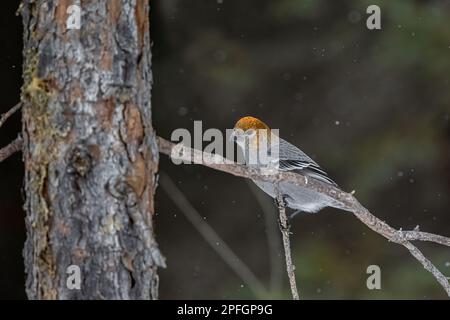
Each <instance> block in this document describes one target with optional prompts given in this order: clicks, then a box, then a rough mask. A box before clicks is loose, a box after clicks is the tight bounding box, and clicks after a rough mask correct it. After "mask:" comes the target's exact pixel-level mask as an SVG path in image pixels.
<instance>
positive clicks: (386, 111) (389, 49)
mask: <svg viewBox="0 0 450 320" xmlns="http://www.w3.org/2000/svg"><path fill="white" fill-rule="evenodd" d="M18 4H19V1H2V4H1V6H2V10H1V13H0V14H1V19H0V26H1V28H0V41H1V43H2V46H3V49H2V54H1V59H0V67H1V69H0V76H1V91H0V92H1V96H2V101H1V103H0V108H1V109H0V113H3V112H6V111H7V110H8V109H9V108H10V107H11V106H13V105H14V104H15V103H17V102H18V99H19V92H20V86H21V46H22V40H21V39H22V26H21V19H20V17H16V16H15V11H16V10H17V8H18ZM151 4H152V13H151V35H152V40H153V75H154V87H153V114H154V119H153V120H154V127H155V128H156V131H157V133H158V135H160V136H162V137H165V138H170V135H171V133H172V131H173V130H174V129H177V128H187V129H188V130H190V131H193V121H194V120H202V121H203V127H204V128H219V129H221V130H225V129H226V128H232V126H233V124H234V122H235V121H236V120H237V119H239V118H240V117H242V116H244V115H253V116H257V117H259V118H261V119H263V120H265V122H267V123H268V124H269V125H270V126H271V127H273V128H280V134H281V136H282V137H283V138H285V139H286V140H288V141H290V142H292V143H294V144H296V145H297V146H300V147H301V148H302V149H303V150H304V151H305V152H307V153H308V154H309V155H311V156H312V157H313V158H314V159H316V160H317V161H318V162H319V163H320V164H321V165H322V167H324V168H325V169H326V170H327V171H328V172H329V174H330V176H331V177H333V179H334V180H335V181H337V182H338V184H339V185H340V186H342V188H344V189H345V190H347V191H351V190H355V191H356V196H357V198H358V199H359V200H360V201H361V202H362V203H363V204H364V205H365V206H366V207H367V208H369V209H370V210H371V211H372V212H373V213H374V214H376V215H377V216H378V217H379V218H381V219H382V220H385V221H386V222H388V223H390V224H391V225H392V226H394V227H397V228H400V227H402V228H403V229H412V228H414V227H416V226H417V225H419V226H420V229H421V230H424V231H429V232H433V233H439V234H443V235H447V236H449V235H450V215H449V208H450V197H449V193H450V84H449V80H450V1H446V0H434V1H432V0H428V1H425V0H421V1H419V0H415V1H413V0H386V1H375V0H371V1H362V0H345V1H343V0H342V1H332V0H247V1H231V0H191V1H187V0H185V1H182V0H154V1H151ZM370 4H377V5H379V6H380V7H381V14H382V29H381V30H376V31H370V30H368V29H367V28H366V19H367V17H368V14H366V8H367V6H368V5H370ZM20 128H21V126H20V118H19V115H15V116H14V118H12V119H11V120H9V121H8V122H7V124H6V125H5V126H4V127H3V128H1V135H0V145H1V146H4V145H6V144H7V143H8V142H9V141H11V140H12V139H14V138H15V137H16V136H17V134H18V132H19V131H20ZM160 167H161V171H163V172H164V173H165V174H167V176H168V177H170V179H172V181H173V182H174V183H175V185H176V187H177V188H178V189H179V190H180V191H181V192H182V193H183V194H184V196H185V197H186V198H187V199H188V200H189V202H190V203H191V204H192V206H193V207H194V208H195V209H196V210H197V211H198V214H199V215H200V217H201V219H202V221H203V222H204V223H207V224H208V225H209V226H210V227H212V228H213V229H214V230H215V231H216V232H217V233H218V235H220V237H221V238H222V239H223V241H224V243H226V244H227V245H228V246H229V247H230V248H231V249H232V250H233V251H234V253H235V254H236V255H237V256H238V257H239V258H240V259H241V260H242V261H243V262H244V263H245V264H246V265H247V266H248V268H249V269H250V270H251V271H252V272H253V273H254V274H255V275H256V277H257V278H258V279H259V280H260V281H261V282H262V284H263V285H264V286H265V287H266V288H267V290H268V292H267V293H265V294H263V293H262V292H255V291H254V290H252V289H251V288H250V287H249V286H248V285H247V280H248V279H245V278H244V279H243V278H242V277H239V276H237V275H236V273H235V272H234V271H233V270H232V269H231V268H230V267H229V266H228V265H227V262H226V261H224V260H223V259H222V258H221V257H220V256H219V255H218V254H217V253H216V251H215V250H216V249H217V248H215V246H222V247H223V245H224V243H222V242H219V243H210V242H208V241H205V239H204V238H203V237H202V236H201V235H200V234H199V232H198V231H197V229H196V228H194V226H193V225H192V224H191V223H190V222H189V221H188V220H187V219H186V217H185V215H184V213H183V211H180V210H179V208H178V207H177V206H176V205H175V204H174V202H173V201H172V197H173V194H172V197H169V196H168V194H167V192H166V191H165V190H164V189H163V188H162V187H159V188H158V191H157V196H156V197H157V198H156V204H157V217H156V221H155V223H156V227H157V228H156V230H157V239H158V241H159V244H160V246H161V249H162V252H163V254H164V255H165V256H166V258H167V265H168V268H167V269H165V270H161V271H160V278H161V279H160V297H161V298H162V299H183V298H185V299H198V298H209V299H222V298H225V299H228V298H258V297H262V296H263V297H266V298H277V299H278V298H289V297H290V293H289V288H288V286H287V277H286V275H285V273H284V258H283V255H282V251H281V250H282V249H281V247H279V238H278V236H279V235H278V234H277V233H276V237H275V238H274V235H273V231H274V230H275V231H276V229H274V228H277V225H276V223H277V222H276V214H277V213H276V210H275V208H274V206H273V204H272V201H271V200H270V199H269V198H268V197H267V196H265V195H264V194H262V193H261V192H259V191H257V190H254V189H252V188H251V186H250V184H248V183H247V182H246V181H245V180H244V179H240V178H237V177H234V176H231V175H227V174H224V173H221V172H217V171H214V170H211V169H209V168H206V167H201V166H194V165H180V166H176V165H174V164H172V163H171V161H170V160H169V159H168V158H167V157H166V156H163V155H162V156H161V165H160ZM22 176H23V164H22V162H21V156H20V155H15V156H14V157H12V158H10V159H8V160H7V161H5V162H3V163H1V164H0V177H1V182H0V298H10V299H22V298H25V294H24V272H23V261H22V257H21V251H22V246H23V242H24V239H25V228H24V223H23V219H24V213H23V211H22V208H21V203H22V202H23V200H22V196H21V187H22ZM166 179H168V178H166ZM257 192H259V193H257ZM292 231H293V236H292V246H293V255H294V260H295V264H296V274H297V279H298V282H299V287H300V291H301V295H302V296H303V297H304V298H307V299H382V298H389V299H391V298H394V299H403V298H406V299H432V298H437V299H443V298H445V297H446V295H445V292H444V290H443V289H442V288H441V287H440V286H439V285H438V284H437V282H436V281H435V279H434V278H433V277H432V276H431V275H430V274H429V273H428V272H427V271H425V270H424V269H423V268H422V266H421V265H420V264H419V263H418V262H417V261H416V260H415V259H413V258H412V257H411V256H410V255H409V253H408V252H407V251H406V250H405V249H404V248H403V247H400V246H398V245H395V244H392V243H389V242H388V241H386V240H385V239H384V238H382V237H381V236H379V235H377V234H374V233H373V232H372V231H370V230H369V229H368V228H367V227H366V226H365V225H363V224H361V223H360V222H359V221H358V220H357V219H356V218H354V217H353V216H352V215H350V214H345V213H342V212H340V211H338V210H336V209H325V210H323V211H321V212H320V213H318V214H305V215H301V216H298V217H296V218H295V219H294V220H293V221H292ZM268 239H269V240H268ZM419 245H420V248H421V249H423V250H424V253H425V254H426V255H427V256H428V257H429V258H431V259H432V261H433V262H435V264H436V266H437V267H438V268H440V270H441V271H443V272H444V273H445V274H446V275H447V276H450V251H449V250H448V248H445V247H439V246H437V245H429V244H423V243H421V244H419ZM372 264H375V265H379V266H380V268H381V286H382V289H381V290H368V289H367V287H366V279H367V277H368V274H366V269H367V267H368V266H369V265H372Z"/></svg>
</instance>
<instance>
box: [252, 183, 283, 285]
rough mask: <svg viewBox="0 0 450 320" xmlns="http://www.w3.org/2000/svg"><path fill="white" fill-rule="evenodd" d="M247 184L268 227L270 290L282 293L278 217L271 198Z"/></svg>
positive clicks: (253, 185)
mask: <svg viewBox="0 0 450 320" xmlns="http://www.w3.org/2000/svg"><path fill="white" fill-rule="evenodd" d="M247 184H248V186H249V188H250V190H251V191H252V193H253V195H254V196H255V198H256V201H258V203H259V206H260V207H261V210H262V212H263V215H264V223H265V227H266V238H267V246H268V249H269V260H270V290H271V291H272V292H275V293H276V292H280V290H281V286H282V280H283V265H282V264H281V261H280V254H281V250H282V249H281V246H282V245H281V238H280V237H279V235H278V228H277V223H276V222H277V217H276V214H275V212H274V211H273V206H272V203H273V201H271V200H270V198H269V197H266V196H265V195H264V194H263V193H262V192H260V190H257V187H256V186H255V184H254V183H252V182H251V181H250V180H247Z"/></svg>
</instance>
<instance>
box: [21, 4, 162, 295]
mask: <svg viewBox="0 0 450 320" xmlns="http://www.w3.org/2000/svg"><path fill="white" fill-rule="evenodd" d="M73 4H79V5H80V6H81V14H82V15H81V17H82V18H81V29H80V30H68V29H66V20H67V17H68V14H67V8H68V6H70V5H73ZM20 10H21V14H22V17H23V24H24V51H23V56H24V65H23V68H24V69H23V73H24V86H23V89H22V102H23V159H24V162H25V182H24V191H25V195H26V202H25V205H24V207H25V211H26V227H27V241H26V244H25V248H24V260H25V269H26V273H27V280H26V292H27V295H28V297H29V298H30V299H155V298H157V296H158V275H157V267H158V266H163V265H164V259H163V257H162V256H161V254H160V252H159V250H158V246H157V244H156V242H155V236H154V227H153V224H152V218H153V214H154V202H153V201H154V200H153V195H154V192H155V188H156V172H157V169H158V149H157V145H156V142H155V134H154V131H153V128H152V126H151V105H150V97H151V82H152V75H151V71H150V67H151V53H150V36H149V3H148V0H96V1H78V3H77V1H72V0H70V1H69V0H58V1H53V0H52V1H47V0H24V1H23V4H22V5H21V8H20ZM70 265H77V266H79V267H80V270H81V289H80V290H76V289H73V290H70V289H68V287H67V285H66V282H67V277H68V274H67V273H66V271H67V268H68V266H70Z"/></svg>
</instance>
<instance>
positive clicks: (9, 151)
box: [0, 136, 23, 162]
mask: <svg viewBox="0 0 450 320" xmlns="http://www.w3.org/2000/svg"><path fill="white" fill-rule="evenodd" d="M22 143H23V141H22V137H20V136H18V137H17V138H16V140H14V141H13V142H11V143H10V144H8V145H7V146H6V147H4V148H2V149H0V162H3V160H6V159H7V158H9V157H10V156H12V155H13V154H14V153H16V152H18V151H20V150H22Z"/></svg>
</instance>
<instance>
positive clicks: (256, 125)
mask: <svg viewBox="0 0 450 320" xmlns="http://www.w3.org/2000/svg"><path fill="white" fill-rule="evenodd" d="M234 129H241V130H242V131H244V132H245V131H247V130H261V129H266V130H269V126H268V125H267V124H265V123H264V122H262V121H261V120H259V119H257V118H255V117H250V116H247V117H243V118H240V119H239V120H238V121H237V122H236V124H235V125H234Z"/></svg>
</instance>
